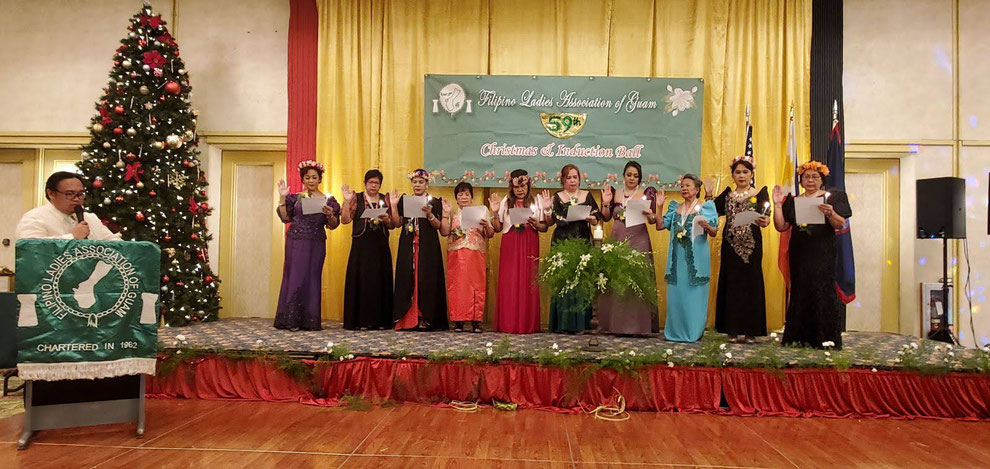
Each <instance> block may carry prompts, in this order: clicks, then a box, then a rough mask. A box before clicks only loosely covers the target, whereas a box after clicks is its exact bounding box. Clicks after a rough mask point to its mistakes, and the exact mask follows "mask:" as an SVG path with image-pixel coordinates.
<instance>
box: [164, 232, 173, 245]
mask: <svg viewBox="0 0 990 469" xmlns="http://www.w3.org/2000/svg"><path fill="white" fill-rule="evenodd" d="M162 239H164V240H165V242H166V243H169V242H171V241H172V237H171V236H170V235H168V234H166V235H165V237H164V238H162Z"/></svg>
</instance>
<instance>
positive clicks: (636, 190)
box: [598, 161, 664, 336]
mask: <svg viewBox="0 0 990 469" xmlns="http://www.w3.org/2000/svg"><path fill="white" fill-rule="evenodd" d="M622 180H623V186H624V187H623V188H622V189H620V190H618V191H616V190H615V189H612V186H605V187H604V188H603V189H602V219H603V220H604V221H608V220H610V219H613V218H614V219H615V223H613V224H612V234H611V238H612V239H614V240H615V241H625V242H627V243H629V245H630V246H632V247H633V249H636V250H638V251H640V252H643V253H646V254H647V257H648V259H649V261H650V267H651V268H652V267H653V254H652V251H653V247H652V245H651V244H650V229H649V227H650V226H651V225H656V223H657V214H656V210H657V207H663V203H664V194H663V192H659V191H657V190H656V189H654V188H652V187H647V188H646V189H643V188H642V187H640V186H641V185H642V182H643V167H642V166H640V164H639V163H637V162H635V161H630V162H628V163H626V166H625V168H623V169H622ZM633 200H642V201H646V202H647V203H648V209H647V210H643V215H644V216H645V217H646V223H644V224H642V225H637V226H632V227H627V226H626V209H627V208H628V207H629V202H630V201H633ZM633 207H635V205H633ZM652 276H653V275H652V274H651V277H652ZM598 324H599V328H600V329H601V330H602V332H611V333H613V334H622V335H638V336H642V335H649V334H650V333H652V332H660V324H659V318H658V317H657V307H656V305H653V304H650V302H649V301H646V300H643V299H642V298H639V297H637V296H636V295H634V294H632V292H630V293H629V294H627V295H623V296H621V297H620V296H618V295H614V294H612V293H606V294H604V295H602V297H601V298H600V299H599V300H598Z"/></svg>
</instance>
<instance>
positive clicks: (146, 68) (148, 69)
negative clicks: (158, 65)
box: [141, 64, 151, 72]
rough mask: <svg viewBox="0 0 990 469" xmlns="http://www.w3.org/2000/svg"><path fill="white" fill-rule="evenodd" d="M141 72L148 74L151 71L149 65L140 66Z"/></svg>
mask: <svg viewBox="0 0 990 469" xmlns="http://www.w3.org/2000/svg"><path fill="white" fill-rule="evenodd" d="M141 70H144V71H146V72H150V71H151V65H148V64H144V65H142V66H141Z"/></svg>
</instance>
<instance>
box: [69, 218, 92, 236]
mask: <svg viewBox="0 0 990 469" xmlns="http://www.w3.org/2000/svg"><path fill="white" fill-rule="evenodd" d="M88 236H89V223H87V222H86V221H81V222H79V223H76V226H75V227H74V228H72V237H73V238H75V239H86V237H88Z"/></svg>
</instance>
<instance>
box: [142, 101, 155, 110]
mask: <svg viewBox="0 0 990 469" xmlns="http://www.w3.org/2000/svg"><path fill="white" fill-rule="evenodd" d="M154 107H155V105H154V104H152V103H150V102H147V103H144V108H145V109H147V110H149V111H150V110H151V109H152V108H154Z"/></svg>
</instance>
